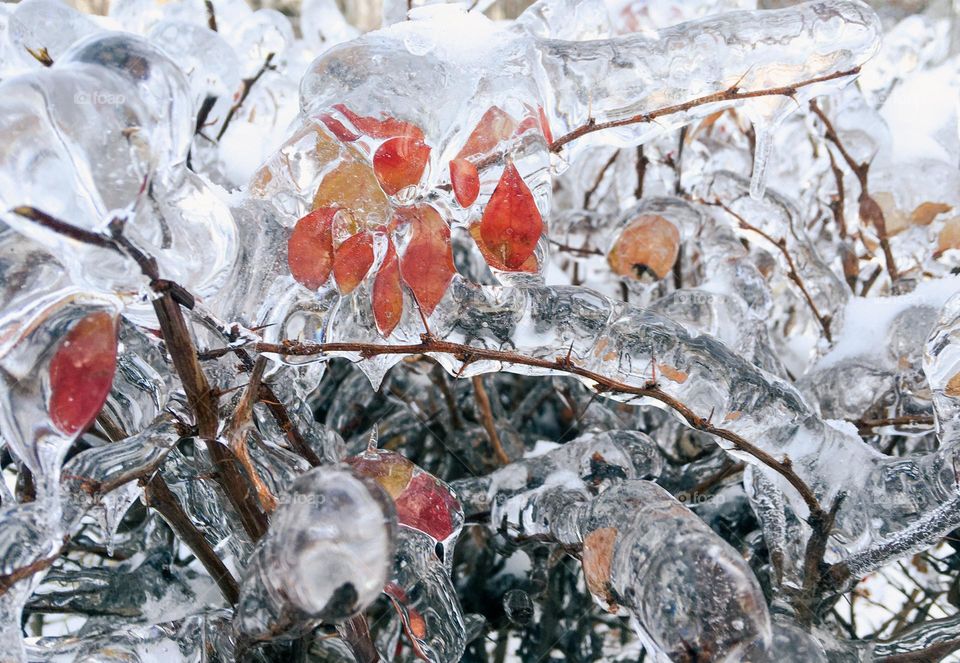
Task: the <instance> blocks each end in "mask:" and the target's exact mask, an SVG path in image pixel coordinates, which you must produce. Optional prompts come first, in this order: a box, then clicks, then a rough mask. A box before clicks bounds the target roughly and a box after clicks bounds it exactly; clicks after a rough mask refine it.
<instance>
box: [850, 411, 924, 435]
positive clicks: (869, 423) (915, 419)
mask: <svg viewBox="0 0 960 663" xmlns="http://www.w3.org/2000/svg"><path fill="white" fill-rule="evenodd" d="M848 421H850V423H852V424H853V425H854V426H856V427H857V430H858V431H859V433H860V434H861V435H870V434H871V433H872V432H873V430H874V429H876V428H883V427H885V426H932V425H933V424H934V420H933V416H932V415H929V414H904V415H900V416H899V417H885V418H881V419H849V420H848Z"/></svg>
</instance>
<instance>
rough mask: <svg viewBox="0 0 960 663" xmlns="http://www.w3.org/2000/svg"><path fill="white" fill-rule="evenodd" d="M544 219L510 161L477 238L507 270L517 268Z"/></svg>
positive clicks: (534, 242) (533, 245)
mask: <svg viewBox="0 0 960 663" xmlns="http://www.w3.org/2000/svg"><path fill="white" fill-rule="evenodd" d="M542 232H543V219H542V218H541V216H540V210H538V209H537V204H536V202H535V201H534V200H533V194H532V193H530V189H528V188H527V185H526V184H525V183H524V181H523V178H522V177H520V173H519V172H517V168H516V166H514V165H513V163H508V164H507V167H506V168H505V169H504V171H503V174H502V175H501V176H500V181H499V182H498V183H497V188H496V189H494V191H493V195H492V196H491V197H490V200H489V202H487V206H486V208H484V210H483V217H482V218H481V219H480V238H481V239H482V241H483V244H484V246H485V247H486V248H487V250H488V251H489V252H490V253H491V254H493V255H495V256H496V257H497V260H498V262H499V263H501V264H503V265H505V266H506V268H507V269H511V270H516V269H517V268H519V267H521V266H522V265H523V264H524V263H525V262H526V261H527V260H528V259H529V258H530V256H532V255H533V251H534V249H535V248H536V246H537V242H538V241H539V240H540V234H541V233H542Z"/></svg>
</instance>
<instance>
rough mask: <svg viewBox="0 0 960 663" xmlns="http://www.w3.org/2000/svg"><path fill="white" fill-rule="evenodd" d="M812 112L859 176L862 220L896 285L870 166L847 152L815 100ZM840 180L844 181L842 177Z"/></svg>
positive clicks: (895, 270)
mask: <svg viewBox="0 0 960 663" xmlns="http://www.w3.org/2000/svg"><path fill="white" fill-rule="evenodd" d="M810 110H811V111H813V113H814V115H816V116H817V117H818V118H819V119H820V122H821V123H823V127H824V135H825V136H826V138H827V140H829V141H830V142H831V143H833V144H834V146H835V147H836V148H837V151H839V152H840V156H841V157H843V160H844V161H845V162H846V163H847V166H848V167H849V168H850V170H852V171H853V174H854V175H856V176H857V180H858V181H859V182H860V199H859V201H860V218H861V219H862V220H864V221H866V222H868V223H869V224H870V225H872V226H873V227H874V228H875V229H876V231H877V238H878V239H879V240H880V248H881V249H883V257H884V260H885V261H886V264H887V272H889V273H890V281H891V283H896V282H897V280H898V278H899V272H898V271H897V265H896V262H895V261H894V258H893V251H892V250H891V248H890V238H889V236H888V235H887V224H886V221H885V220H884V217H883V210H881V209H880V205H878V204H877V201H876V200H874V199H873V197H872V196H871V195H870V190H869V187H868V185H867V183H868V180H869V177H870V164H869V163H866V162H864V163H859V162H858V161H857V160H856V159H854V158H853V155H851V154H850V152H848V151H847V148H846V147H845V146H844V144H843V142H842V141H841V140H840V136H839V134H837V131H836V129H835V128H834V126H833V123H832V122H831V121H830V118H828V117H827V114H826V113H824V112H823V110H821V108H820V106H818V105H817V102H816V100H814V99H811V100H810ZM840 180H841V181H842V177H841V178H840ZM839 186H842V185H839Z"/></svg>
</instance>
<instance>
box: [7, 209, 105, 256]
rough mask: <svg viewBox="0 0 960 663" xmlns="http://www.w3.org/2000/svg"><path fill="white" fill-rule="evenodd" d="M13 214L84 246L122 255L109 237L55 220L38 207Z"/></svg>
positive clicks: (18, 210) (17, 210)
mask: <svg viewBox="0 0 960 663" xmlns="http://www.w3.org/2000/svg"><path fill="white" fill-rule="evenodd" d="M10 211H11V212H12V213H13V214H16V215H17V216H22V217H23V218H25V219H28V220H30V221H33V222H34V223H36V224H37V225H38V226H42V227H44V228H46V229H48V230H52V231H53V232H55V233H57V234H58V235H63V236H64V237H69V238H70V239H73V240H76V241H78V242H83V243H84V244H90V245H92V246H98V247H100V248H101V249H109V250H111V251H116V252H117V253H121V251H120V248H119V247H118V246H117V245H116V243H114V241H113V240H111V239H110V238H109V237H106V236H104V235H101V234H100V233H95V232H91V231H89V230H85V229H83V228H78V227H77V226H74V225H71V224H69V223H66V222H64V221H61V220H60V219H57V218H54V217H52V216H50V215H49V214H47V213H46V212H43V211H41V210H38V209H37V208H36V207H30V206H29V205H21V206H20V207H14V208H13V209H12V210H10Z"/></svg>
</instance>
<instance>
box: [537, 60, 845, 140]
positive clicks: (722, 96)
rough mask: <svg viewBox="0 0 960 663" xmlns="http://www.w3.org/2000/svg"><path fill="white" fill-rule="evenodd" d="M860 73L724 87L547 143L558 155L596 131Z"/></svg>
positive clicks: (790, 91)
mask: <svg viewBox="0 0 960 663" xmlns="http://www.w3.org/2000/svg"><path fill="white" fill-rule="evenodd" d="M859 73H860V67H854V68H852V69H847V70H846V71H837V72H834V73H832V74H825V75H823V76H817V77H816V78H811V79H809V80H806V81H802V82H800V83H796V84H794V85H784V86H781V87H771V88H765V89H762V90H741V89H740V88H739V87H738V86H737V85H733V86H732V87H729V88H727V89H726V90H721V91H720V92H714V93H712V94H707V95H704V96H702V97H697V98H696V99H690V100H689V101H684V102H682V103H679V104H673V105H671V106H664V107H663V108H658V109H656V110H652V111H649V112H647V113H640V114H638V115H633V116H631V117H627V118H623V119H620V120H610V121H608V122H597V121H595V120H593V119H591V120H589V121H588V122H587V123H586V124H585V125H583V126H581V127H577V128H576V129H574V130H572V131H570V132H569V133H566V134H564V135H563V136H560V137H559V138H557V139H556V140H555V141H553V142H552V143H550V151H551V152H559V151H560V150H561V149H563V147H564V146H565V145H566V144H567V143H569V142H571V141H574V140H576V139H578V138H580V137H582V136H586V135H587V134H591V133H593V132H595V131H604V130H605V129H615V128H616V127H625V126H628V125H631V124H642V123H646V122H653V121H654V120H656V119H657V118H660V117H664V116H665V115H673V114H675V113H683V112H686V111H688V110H690V109H691V108H695V107H697V106H703V105H705V104H714V103H718V102H723V101H740V100H743V99H755V98H757V97H774V96H782V97H791V98H793V97H795V96H796V94H797V91H798V90H800V89H801V88H804V87H808V86H810V85H815V84H817V83H823V82H825V81H832V80H835V79H838V78H845V77H847V76H854V75H856V74H859Z"/></svg>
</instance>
